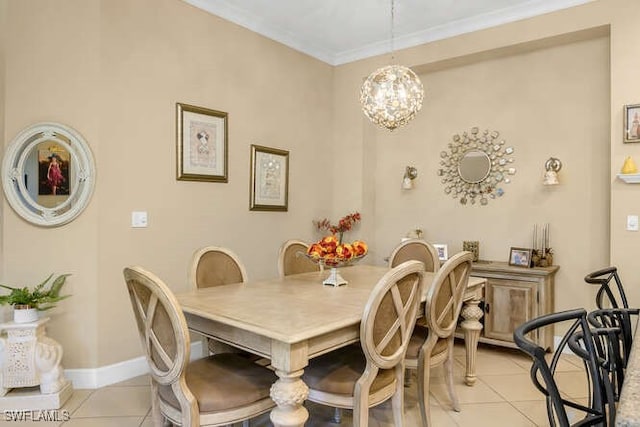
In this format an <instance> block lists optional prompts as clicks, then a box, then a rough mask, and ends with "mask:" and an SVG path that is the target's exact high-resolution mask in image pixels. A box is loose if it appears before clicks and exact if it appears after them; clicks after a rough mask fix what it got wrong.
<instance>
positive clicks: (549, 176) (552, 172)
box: [542, 157, 562, 185]
mask: <svg viewBox="0 0 640 427" xmlns="http://www.w3.org/2000/svg"><path fill="white" fill-rule="evenodd" d="M544 168H545V169H546V172H545V173H544V181H543V182H542V183H543V184H544V185H558V184H560V181H558V172H560V169H562V162H561V161H560V160H559V159H556V158H555V157H549V160H547V161H546V162H545V163H544Z"/></svg>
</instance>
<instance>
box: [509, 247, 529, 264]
mask: <svg viewBox="0 0 640 427" xmlns="http://www.w3.org/2000/svg"><path fill="white" fill-rule="evenodd" d="M532 251H533V250H532V249H526V248H511V252H509V265H515V266H517V267H530V266H531V252H532Z"/></svg>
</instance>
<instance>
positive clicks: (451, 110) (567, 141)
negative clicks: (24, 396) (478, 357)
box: [367, 37, 609, 309]
mask: <svg viewBox="0 0 640 427" xmlns="http://www.w3.org/2000/svg"><path fill="white" fill-rule="evenodd" d="M608 58H609V39H608V37H600V38H597V39H592V40H587V41H582V42H578V43H571V44H565V45H560V46H556V47H551V48H545V49H541V50H535V51H533V52H527V53H523V54H515V55H509V56H506V57H499V58H495V59H490V60H484V61H480V62H475V63H472V64H469V65H464V66H456V67H453V68H446V69H443V70H440V71H436V72H432V73H427V74H423V75H422V76H421V78H422V80H423V82H424V84H426V85H427V87H428V91H427V92H428V95H427V100H426V103H425V106H424V108H423V110H422V111H421V112H420V115H419V116H418V118H417V119H416V120H415V122H413V123H411V124H410V126H408V127H407V128H406V129H401V130H399V131H397V132H393V133H389V132H377V133H376V135H375V138H372V139H371V140H369V141H368V142H367V144H368V145H370V146H371V149H374V150H376V151H377V159H378V161H377V163H375V164H373V165H370V166H369V165H367V169H369V170H375V171H376V174H375V180H374V182H373V183H372V184H373V185H374V186H375V190H376V193H377V197H376V203H375V217H376V233H375V247H376V248H378V250H380V251H382V252H381V253H380V254H379V255H380V256H382V255H383V254H385V253H387V254H388V253H389V252H390V251H391V249H392V248H393V247H394V246H395V245H396V244H398V242H399V240H400V237H402V236H404V235H405V234H406V233H407V232H408V231H409V229H411V228H416V227H418V228H422V229H424V231H425V235H424V237H425V238H426V239H427V240H429V241H432V242H439V243H445V244H447V245H448V247H449V251H450V252H451V253H455V252H457V251H460V250H462V241H463V240H478V241H479V242H480V255H481V258H482V259H489V260H501V261H506V260H507V259H508V255H509V248H510V247H512V246H515V247H531V234H532V228H533V224H535V223H538V224H542V223H549V224H550V228H551V237H552V243H553V248H554V250H555V251H556V257H555V259H554V261H555V263H556V264H558V265H560V266H561V269H560V271H559V272H558V274H557V276H556V280H557V282H556V283H557V290H558V292H556V295H557V300H556V307H557V308H558V309H564V308H569V307H574V306H575V305H576V304H578V305H583V306H589V305H590V304H592V300H593V298H591V295H590V293H588V292H585V284H584V282H582V280H581V277H583V276H584V272H586V271H590V270H593V269H595V268H599V267H601V266H604V265H607V263H608V262H609V261H608V259H609V250H608V248H607V245H602V244H600V245H593V244H591V242H593V241H598V242H607V241H608V240H609V227H608V224H609V185H608V179H609V173H608V169H609V143H608V133H609V107H608V100H609V67H608ZM585 87H588V88H589V89H588V90H585ZM473 126H479V127H480V130H481V131H482V130H484V129H489V130H497V131H499V132H500V139H504V140H505V141H506V144H505V145H506V146H511V147H514V149H515V152H514V155H513V157H514V158H515V162H514V163H513V166H514V167H515V168H516V170H517V172H516V175H514V176H513V177H510V178H511V180H512V182H511V183H509V184H502V185H500V187H501V188H503V189H504V190H505V194H504V196H502V197H500V198H497V199H495V200H491V199H490V201H489V203H488V205H487V206H480V204H479V203H476V204H475V205H470V204H468V205H466V206H463V205H461V204H460V202H459V199H454V198H453V197H451V196H450V195H447V194H445V193H444V185H443V184H442V183H441V181H440V180H441V177H439V176H437V174H436V171H437V170H438V169H439V168H440V167H441V166H440V161H441V160H442V159H441V157H440V153H441V152H442V151H446V152H449V148H448V144H449V143H450V142H452V135H453V134H455V133H462V132H463V131H466V132H469V131H470V129H471V127H473ZM550 156H555V157H558V158H560V159H561V160H562V161H563V163H564V166H563V169H562V171H561V173H560V179H561V185H559V186H557V187H545V186H543V185H542V174H543V171H544V163H545V161H546V160H547V159H548V158H549V157H550ZM409 164H410V165H414V166H416V167H417V168H418V171H419V177H418V179H417V180H416V182H415V188H414V190H412V191H406V190H402V189H401V188H400V181H401V178H402V174H403V172H404V169H405V166H406V165H409ZM585 188H589V192H588V194H585V191H584V190H585ZM585 230H589V233H585ZM575 295H582V297H581V298H579V299H577V298H575Z"/></svg>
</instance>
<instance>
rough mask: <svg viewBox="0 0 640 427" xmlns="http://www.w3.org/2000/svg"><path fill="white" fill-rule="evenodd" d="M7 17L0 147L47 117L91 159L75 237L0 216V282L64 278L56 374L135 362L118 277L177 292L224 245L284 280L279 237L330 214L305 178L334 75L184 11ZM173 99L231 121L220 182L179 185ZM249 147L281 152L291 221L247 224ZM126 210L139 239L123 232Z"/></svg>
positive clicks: (50, 11)
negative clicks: (77, 139) (196, 265)
mask: <svg viewBox="0 0 640 427" xmlns="http://www.w3.org/2000/svg"><path fill="white" fill-rule="evenodd" d="M8 14H9V15H8V16H9V20H8V21H9V31H8V34H9V36H8V37H9V38H8V40H7V75H6V82H7V88H8V89H7V99H6V106H7V108H6V111H5V118H6V123H7V129H6V132H5V133H4V135H5V143H8V142H9V141H10V139H11V138H12V137H13V136H14V135H15V134H16V133H17V132H18V131H19V130H20V129H22V128H23V127H25V126H27V125H29V124H31V123H33V122H36V121H42V120H55V121H59V122H61V123H64V124H67V125H70V126H72V127H73V128H75V129H76V130H78V131H79V132H80V133H82V134H83V136H84V137H85V138H86V140H87V141H88V143H89V145H90V146H91V149H92V150H93V153H94V155H95V158H96V165H97V180H96V190H95V194H94V196H93V198H92V201H91V203H90V205H89V207H88V209H87V211H85V212H84V213H83V214H82V215H81V216H80V217H79V218H78V219H77V220H75V221H73V222H72V223H71V224H68V225H66V226H64V227H60V228H55V229H42V228H38V227H34V226H31V225H29V224H26V223H25V222H23V221H22V220H20V219H19V218H17V216H16V215H15V214H14V213H13V211H12V210H11V209H10V208H8V205H6V204H5V206H4V209H5V211H6V212H7V215H5V216H3V219H2V220H3V227H2V228H3V230H5V231H6V235H5V239H4V240H3V248H4V251H5V253H6V254H7V256H6V257H4V259H3V265H4V269H5V274H3V277H2V281H3V282H12V283H16V284H22V283H25V284H30V283H37V280H38V279H40V278H42V277H46V275H47V274H48V273H49V272H50V271H57V272H72V273H73V276H71V277H70V278H69V281H68V285H67V286H68V288H67V290H68V291H69V292H71V293H73V297H72V298H70V299H68V300H66V301H64V302H62V303H61V304H60V307H58V308H57V309H56V310H55V311H54V312H52V315H53V316H54V320H53V322H52V324H51V327H50V328H49V329H50V334H51V335H52V336H54V337H55V338H56V339H58V340H59V341H60V342H61V343H62V344H63V345H64V348H65V360H64V364H65V367H67V368H87V367H98V366H104V365H107V364H111V363H115V362H119V361H122V360H126V359H129V358H132V357H135V356H138V355H140V354H141V349H140V344H139V338H138V337H137V336H136V332H135V329H134V327H133V317H132V315H131V307H130V303H129V301H128V297H127V294H126V291H125V287H124V282H123V279H122V268H123V267H124V266H126V265H129V264H140V265H143V266H145V267H146V268H148V269H149V270H151V271H153V272H155V273H156V274H158V275H159V276H160V277H161V278H163V279H164V280H165V281H166V282H167V283H168V284H169V285H170V286H171V287H172V288H173V289H174V290H176V291H180V290H184V289H185V287H186V276H187V264H188V261H189V257H190V255H191V253H192V252H193V251H194V250H195V249H196V248H198V247H200V246H204V245H211V244H214V245H221V246H227V247H229V248H231V249H232V250H234V251H235V252H237V253H238V255H239V256H240V258H241V259H243V260H246V267H247V270H248V274H249V276H250V277H252V278H260V277H268V276H274V275H276V274H277V269H276V257H277V250H278V247H279V245H280V244H281V243H282V242H283V241H284V240H285V239H287V238H292V237H298V238H304V239H310V238H311V237H312V236H314V234H313V227H312V224H311V220H312V219H313V218H314V217H316V216H318V215H327V214H328V213H329V211H330V188H327V189H325V188H323V187H322V186H318V185H317V181H318V179H317V178H318V177H317V176H316V175H314V174H313V173H310V171H313V170H314V169H316V168H318V169H320V170H322V169H329V164H330V163H329V155H328V154H326V146H327V141H328V140H329V138H330V133H329V126H328V123H329V122H330V118H331V115H330V111H331V109H330V100H331V92H330V90H328V88H330V87H331V76H332V69H331V67H330V66H328V65H326V64H324V63H322V62H320V61H317V60H314V59H311V58H310V57H308V56H305V55H302V54H300V53H298V52H295V51H293V50H291V49H288V48H286V47H284V46H282V45H279V44H277V43H275V42H273V41H271V40H268V39H266V38H263V37H260V36H258V35H256V34H254V33H251V32H249V31H246V30H244V29H241V28H240V27H238V26H235V25H232V24H230V23H228V22H225V21H223V20H221V19H218V18H215V17H213V16H211V15H209V14H207V13H205V12H203V11H200V10H198V9H196V8H194V7H191V6H189V5H187V4H186V3H184V2H181V1H177V0H162V1H157V0H148V1H142V0H138V1H135V2H131V1H125V0H122V1H114V0H106V1H98V0H93V1H86V0H77V1H68V0H59V1H56V2H46V4H43V3H42V2H40V1H23V0H17V1H14V0H10V1H9V9H8ZM51 22H55V23H56V25H55V26H54V27H52V25H50V23H51ZM176 102H185V103H191V104H195V105H199V106H204V107H208V108H213V109H218V110H223V111H227V112H229V182H228V183H227V184H217V183H203V182H184V181H176V179H175V162H176V160H175V159H176V157H175V156H176V153H175V145H176V140H175V103H176ZM251 144H261V145H266V146H271V147H277V148H282V149H286V150H290V162H291V163H290V165H291V166H290V196H289V206H290V209H289V211H288V212H286V213H269V212H250V211H249V208H248V206H249V153H250V145H251ZM323 179H324V180H326V181H330V180H331V177H324V178H323ZM134 210H146V211H148V213H149V227H148V228H146V229H132V228H130V215H131V211H134Z"/></svg>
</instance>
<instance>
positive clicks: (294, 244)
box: [278, 239, 321, 277]
mask: <svg viewBox="0 0 640 427" xmlns="http://www.w3.org/2000/svg"><path fill="white" fill-rule="evenodd" d="M308 247H309V245H308V244H307V243H305V242H303V241H302V240H295V239H291V240H287V241H286V242H284V243H283V245H282V246H281V247H280V251H279V252H278V274H279V275H280V277H284V276H289V275H291V274H298V273H308V272H312V271H320V269H321V267H320V265H319V264H318V263H315V262H313V261H311V260H310V259H309V258H307V257H306V256H305V254H306V252H307V248H308Z"/></svg>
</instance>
